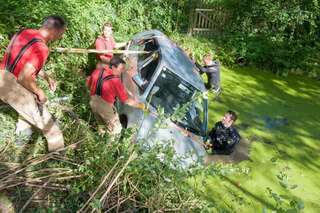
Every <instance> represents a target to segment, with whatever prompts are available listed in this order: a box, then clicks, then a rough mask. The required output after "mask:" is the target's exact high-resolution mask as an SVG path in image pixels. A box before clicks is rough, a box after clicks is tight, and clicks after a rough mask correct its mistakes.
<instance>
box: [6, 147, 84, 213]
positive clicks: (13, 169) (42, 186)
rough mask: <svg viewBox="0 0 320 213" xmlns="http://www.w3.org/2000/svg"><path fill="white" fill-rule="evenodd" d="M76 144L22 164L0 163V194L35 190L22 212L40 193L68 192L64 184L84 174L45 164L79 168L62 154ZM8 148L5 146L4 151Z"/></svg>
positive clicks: (21, 210)
mask: <svg viewBox="0 0 320 213" xmlns="http://www.w3.org/2000/svg"><path fill="white" fill-rule="evenodd" d="M79 143H80V142H78V143H75V144H72V145H70V146H67V147H65V148H64V149H61V150H59V151H57V152H52V153H48V154H44V155H39V156H37V157H33V158H30V159H27V160H25V161H24V162H22V163H13V162H0V166H1V167H0V192H10V190H13V189H16V187H29V188H34V189H37V190H36V191H35V192H34V193H33V195H32V196H31V197H30V198H29V199H28V200H27V201H26V203H25V204H24V205H23V207H22V208H21V209H20V212H23V211H24V210H25V209H26V208H27V206H28V205H29V204H30V203H31V202H32V201H33V199H34V198H35V197H36V196H37V195H38V194H39V193H40V192H41V191H68V190H70V186H69V185H67V184H66V182H67V181H70V180H72V179H76V178H81V177H84V176H85V175H84V174H75V173H74V171H73V170H72V169H71V168H68V167H55V168H52V167H46V166H44V164H45V163H49V161H57V162H62V163H65V164H70V165H72V166H79V164H77V163H76V162H73V161H72V160H71V159H69V158H68V157H66V156H64V152H65V151H66V150H67V149H69V148H74V147H76V146H77V145H78V144H79ZM6 147H8V145H6V146H5V148H4V150H5V149H6Z"/></svg>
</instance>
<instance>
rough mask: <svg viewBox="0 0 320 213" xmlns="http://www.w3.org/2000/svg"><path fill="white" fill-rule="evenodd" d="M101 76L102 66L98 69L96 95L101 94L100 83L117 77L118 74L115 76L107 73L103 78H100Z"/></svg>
mask: <svg viewBox="0 0 320 213" xmlns="http://www.w3.org/2000/svg"><path fill="white" fill-rule="evenodd" d="M102 76H103V68H102V69H101V70H100V74H99V78H98V83H97V87H96V95H98V96H102V85H103V82H105V81H108V80H111V79H113V78H119V76H115V75H107V76H106V77H104V78H102Z"/></svg>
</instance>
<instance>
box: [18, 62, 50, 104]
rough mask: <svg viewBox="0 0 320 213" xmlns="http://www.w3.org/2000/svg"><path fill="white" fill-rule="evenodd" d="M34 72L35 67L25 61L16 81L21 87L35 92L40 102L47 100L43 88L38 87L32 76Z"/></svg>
mask: <svg viewBox="0 0 320 213" xmlns="http://www.w3.org/2000/svg"><path fill="white" fill-rule="evenodd" d="M35 72H36V68H35V67H34V66H33V65H32V64H30V63H27V64H26V65H25V66H24V68H23V69H22V71H21V73H20V74H19V77H18V83H20V84H21V85H22V86H23V87H25V88H26V89H27V90H29V91H30V92H32V93H33V94H35V95H36V96H37V98H38V101H39V102H40V103H45V102H46V101H47V98H46V96H45V94H44V92H43V90H42V89H40V88H39V87H38V86H37V84H36V81H35V79H34V77H33V74H34V73H35Z"/></svg>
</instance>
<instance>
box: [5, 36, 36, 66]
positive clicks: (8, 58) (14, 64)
mask: <svg viewBox="0 0 320 213" xmlns="http://www.w3.org/2000/svg"><path fill="white" fill-rule="evenodd" d="M21 32H22V31H20V32H19V33H17V34H16V35H15V37H14V38H13V40H12V43H11V44H10V47H9V51H8V55H7V61H6V70H7V71H9V72H13V71H14V69H15V68H16V66H17V64H18V62H19V61H20V59H21V57H22V56H23V54H24V53H25V52H26V51H27V50H28V48H30V47H31V46H32V45H33V44H34V43H36V42H42V40H41V39H39V38H33V39H31V40H30V41H29V42H28V43H27V44H25V45H24V46H23V47H22V48H21V49H20V51H19V53H18V55H17V56H16V58H15V59H14V60H13V63H12V64H10V60H11V50H12V47H13V43H14V42H15V40H16V38H17V36H18V35H19V34H20V33H21Z"/></svg>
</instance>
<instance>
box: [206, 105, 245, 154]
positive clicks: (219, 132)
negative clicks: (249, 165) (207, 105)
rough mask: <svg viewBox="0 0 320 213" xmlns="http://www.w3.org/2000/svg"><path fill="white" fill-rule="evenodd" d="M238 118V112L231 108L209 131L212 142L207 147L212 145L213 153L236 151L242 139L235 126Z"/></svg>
mask: <svg viewBox="0 0 320 213" xmlns="http://www.w3.org/2000/svg"><path fill="white" fill-rule="evenodd" d="M236 120H237V114H236V113H235V112H233V111H231V110H229V111H228V112H227V113H226V114H225V115H224V117H223V119H222V120H221V121H219V122H217V123H216V124H215V126H214V127H213V128H212V130H211V131H210V132H209V142H210V144H206V147H207V148H209V147H211V148H212V153H213V154H225V155H229V154H231V153H232V152H233V151H234V148H235V146H236V144H238V143H239V142H240V139H241V137H240V135H239V133H238V131H237V129H236V128H234V127H233V124H234V122H235V121H236Z"/></svg>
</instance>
